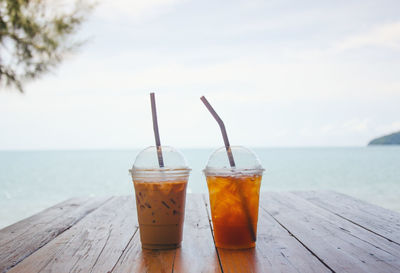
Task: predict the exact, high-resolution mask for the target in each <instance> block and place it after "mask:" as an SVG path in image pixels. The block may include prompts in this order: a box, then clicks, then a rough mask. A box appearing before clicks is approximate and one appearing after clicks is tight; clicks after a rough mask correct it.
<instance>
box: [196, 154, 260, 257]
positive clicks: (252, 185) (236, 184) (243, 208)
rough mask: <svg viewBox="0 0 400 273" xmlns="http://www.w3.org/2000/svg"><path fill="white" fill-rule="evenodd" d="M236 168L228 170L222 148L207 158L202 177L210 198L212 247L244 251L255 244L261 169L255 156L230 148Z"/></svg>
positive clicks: (227, 163)
mask: <svg viewBox="0 0 400 273" xmlns="http://www.w3.org/2000/svg"><path fill="white" fill-rule="evenodd" d="M231 150H232V154H233V157H234V159H235V162H236V167H234V168H231V167H230V164H229V161H228V157H227V154H226V148H225V147H222V148H219V149H217V150H216V151H215V152H214V153H213V154H212V155H211V156H210V158H209V161H208V163H207V166H206V168H205V169H204V174H205V176H206V179H207V186H208V192H209V197H210V207H211V216H212V224H213V233H214V240H215V245H216V246H217V247H219V248H226V249H245V248H252V247H255V245H256V235H257V221H258V206H259V196H260V186H261V179H262V173H263V171H264V169H263V168H262V167H261V164H260V162H259V160H258V158H257V156H256V155H255V154H254V153H253V152H251V151H250V150H248V149H246V148H244V147H241V146H231Z"/></svg>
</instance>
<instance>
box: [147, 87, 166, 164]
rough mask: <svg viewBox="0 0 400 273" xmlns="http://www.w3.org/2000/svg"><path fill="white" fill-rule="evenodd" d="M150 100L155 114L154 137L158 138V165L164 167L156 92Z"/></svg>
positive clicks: (151, 95) (152, 111) (151, 94)
mask: <svg viewBox="0 0 400 273" xmlns="http://www.w3.org/2000/svg"><path fill="white" fill-rule="evenodd" d="M150 100H151V113H152V115H153V130H154V138H155V139H156V147H157V156H158V165H160V168H162V167H164V159H163V155H162V150H161V142H160V133H159V132H158V122H157V109H156V98H155V96H154V93H150Z"/></svg>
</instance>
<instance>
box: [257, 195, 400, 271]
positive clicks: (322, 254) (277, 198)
mask: <svg viewBox="0 0 400 273" xmlns="http://www.w3.org/2000/svg"><path fill="white" fill-rule="evenodd" d="M262 196H263V198H262V199H263V201H262V203H261V207H262V208H263V209H264V210H265V211H267V212H268V213H269V214H270V215H271V216H272V217H273V218H274V219H276V220H277V221H278V222H279V223H280V224H281V225H282V226H283V227H284V228H285V229H287V230H288V231H289V232H290V233H291V234H293V236H295V237H296V239H297V240H299V241H300V242H301V243H302V244H303V245H305V246H306V247H307V248H308V249H309V250H310V251H312V252H313V253H314V254H315V255H316V256H318V257H319V259H320V260H321V261H322V262H324V264H326V265H327V266H329V267H330V268H331V269H332V270H334V271H336V272H399V271H400V247H399V245H397V244H395V243H392V242H389V241H388V240H386V239H384V238H382V237H380V236H378V235H376V234H374V233H372V232H369V231H367V230H365V229H363V228H361V227H359V226H357V225H354V224H353V223H351V222H349V221H347V220H345V219H343V218H341V217H338V216H337V215H335V214H333V213H331V212H329V211H327V210H325V209H322V208H320V207H318V206H315V205H314V204H312V203H310V202H308V201H306V200H305V199H303V198H301V197H299V196H296V195H294V194H292V193H263V195H262Z"/></svg>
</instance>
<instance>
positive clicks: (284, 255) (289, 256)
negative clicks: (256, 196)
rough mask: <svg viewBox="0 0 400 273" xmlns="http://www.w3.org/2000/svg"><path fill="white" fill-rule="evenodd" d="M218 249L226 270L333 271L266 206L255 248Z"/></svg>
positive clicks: (260, 218)
mask: <svg viewBox="0 0 400 273" xmlns="http://www.w3.org/2000/svg"><path fill="white" fill-rule="evenodd" d="M260 199H261V200H262V197H261V198H260ZM261 200H260V201H261ZM206 201H207V202H209V201H208V198H207V199H206ZM210 221H211V219H210ZM218 252H219V255H220V259H221V264H222V268H223V272H331V270H329V269H328V268H327V267H326V266H325V265H324V264H323V263H321V262H320V261H319V260H318V259H317V258H316V257H315V256H314V255H313V254H312V253H311V252H310V251H308V250H307V249H306V248H305V247H303V246H302V245H301V244H300V243H299V242H298V241H297V240H296V239H295V238H294V237H293V236H291V234H289V233H288V232H287V231H286V230H285V229H284V228H283V227H281V226H280V225H279V224H278V222H276V221H275V220H274V219H273V218H272V217H271V216H270V215H269V214H268V213H267V212H265V211H264V210H262V209H260V210H259V219H258V227H257V243H256V247H255V248H253V249H245V250H227V249H218Z"/></svg>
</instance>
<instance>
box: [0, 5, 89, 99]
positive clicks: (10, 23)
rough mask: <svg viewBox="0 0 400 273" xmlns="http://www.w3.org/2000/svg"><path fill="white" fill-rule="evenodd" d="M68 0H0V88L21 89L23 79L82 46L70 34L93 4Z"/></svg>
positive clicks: (52, 65)
mask: <svg viewBox="0 0 400 273" xmlns="http://www.w3.org/2000/svg"><path fill="white" fill-rule="evenodd" d="M71 2H72V1H67V2H65V1H64V2H61V1H57V0H0V88H4V87H14V88H17V89H18V90H19V91H20V92H23V84H24V83H25V82H26V81H28V80H32V79H35V78H38V77H39V76H41V75H42V74H43V73H45V72H48V71H49V70H51V69H52V68H54V67H55V66H56V65H57V64H59V63H60V62H61V60H62V59H63V57H64V56H65V54H67V53H69V52H71V51H73V50H75V49H76V48H77V47H79V46H80V45H81V43H80V42H77V41H74V40H73V34H74V33H76V31H77V30H78V28H79V27H80V26H81V24H82V22H83V21H84V19H85V17H86V15H87V14H88V13H89V11H90V10H91V8H92V6H91V5H89V4H86V3H84V2H82V1H76V2H73V4H71ZM67 3H68V4H67Z"/></svg>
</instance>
